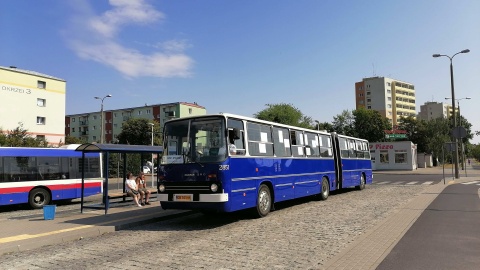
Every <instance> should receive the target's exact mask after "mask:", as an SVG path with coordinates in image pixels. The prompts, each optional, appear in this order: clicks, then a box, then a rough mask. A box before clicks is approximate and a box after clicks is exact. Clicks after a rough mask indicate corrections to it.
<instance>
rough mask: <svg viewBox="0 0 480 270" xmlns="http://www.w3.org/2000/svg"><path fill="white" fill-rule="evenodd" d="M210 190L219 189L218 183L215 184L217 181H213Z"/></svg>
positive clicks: (215, 190)
mask: <svg viewBox="0 0 480 270" xmlns="http://www.w3.org/2000/svg"><path fill="white" fill-rule="evenodd" d="M210 190H211V191H212V192H217V190H218V185H217V184H215V183H213V184H212V185H210Z"/></svg>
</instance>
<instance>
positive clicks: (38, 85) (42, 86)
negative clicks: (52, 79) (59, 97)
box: [37, 81, 47, 89]
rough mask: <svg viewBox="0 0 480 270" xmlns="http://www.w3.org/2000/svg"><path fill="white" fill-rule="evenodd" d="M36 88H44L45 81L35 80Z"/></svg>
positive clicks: (45, 86)
mask: <svg viewBox="0 0 480 270" xmlns="http://www.w3.org/2000/svg"><path fill="white" fill-rule="evenodd" d="M37 88H39V89H45V88H47V83H46V82H44V81H37Z"/></svg>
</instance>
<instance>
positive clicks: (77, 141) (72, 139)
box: [65, 135, 87, 144]
mask: <svg viewBox="0 0 480 270" xmlns="http://www.w3.org/2000/svg"><path fill="white" fill-rule="evenodd" d="M83 143H87V141H86V140H82V139H79V138H77V137H72V136H70V135H67V136H65V144H83Z"/></svg>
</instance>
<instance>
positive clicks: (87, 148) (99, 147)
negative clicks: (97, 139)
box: [75, 143, 163, 215]
mask: <svg viewBox="0 0 480 270" xmlns="http://www.w3.org/2000/svg"><path fill="white" fill-rule="evenodd" d="M75 151H81V152H82V164H83V166H82V194H81V208H80V211H81V213H83V209H84V208H93V209H105V215H106V214H107V212H108V209H109V208H110V198H111V197H110V196H109V194H108V187H109V185H108V179H109V175H108V171H109V168H108V160H109V157H110V154H111V153H120V154H121V155H122V160H123V174H122V175H123V194H122V195H124V194H125V180H126V179H125V177H126V175H127V171H126V170H127V169H126V167H127V158H126V156H127V154H129V153H130V154H142V153H144V154H157V155H158V156H160V155H161V154H162V153H163V147H162V146H151V145H130V144H98V143H97V144H93V143H84V144H82V145H80V146H78V147H77V148H76V149H75ZM86 153H102V155H101V157H102V159H103V161H102V164H103V167H102V169H103V173H102V175H103V177H104V182H103V187H104V188H103V200H102V201H103V202H104V204H103V205H89V206H86V205H84V191H85V154H86ZM157 177H158V175H157ZM123 197H124V200H125V196H123Z"/></svg>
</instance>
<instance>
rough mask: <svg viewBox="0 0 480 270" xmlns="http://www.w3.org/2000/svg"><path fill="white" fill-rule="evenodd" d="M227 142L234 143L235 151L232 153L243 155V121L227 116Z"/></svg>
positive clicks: (244, 151)
mask: <svg viewBox="0 0 480 270" xmlns="http://www.w3.org/2000/svg"><path fill="white" fill-rule="evenodd" d="M227 128H228V143H229V144H234V145H235V148H236V153H235V154H234V155H245V153H246V150H245V130H244V128H243V122H242V121H240V120H237V119H231V118H229V119H228V121H227Z"/></svg>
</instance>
